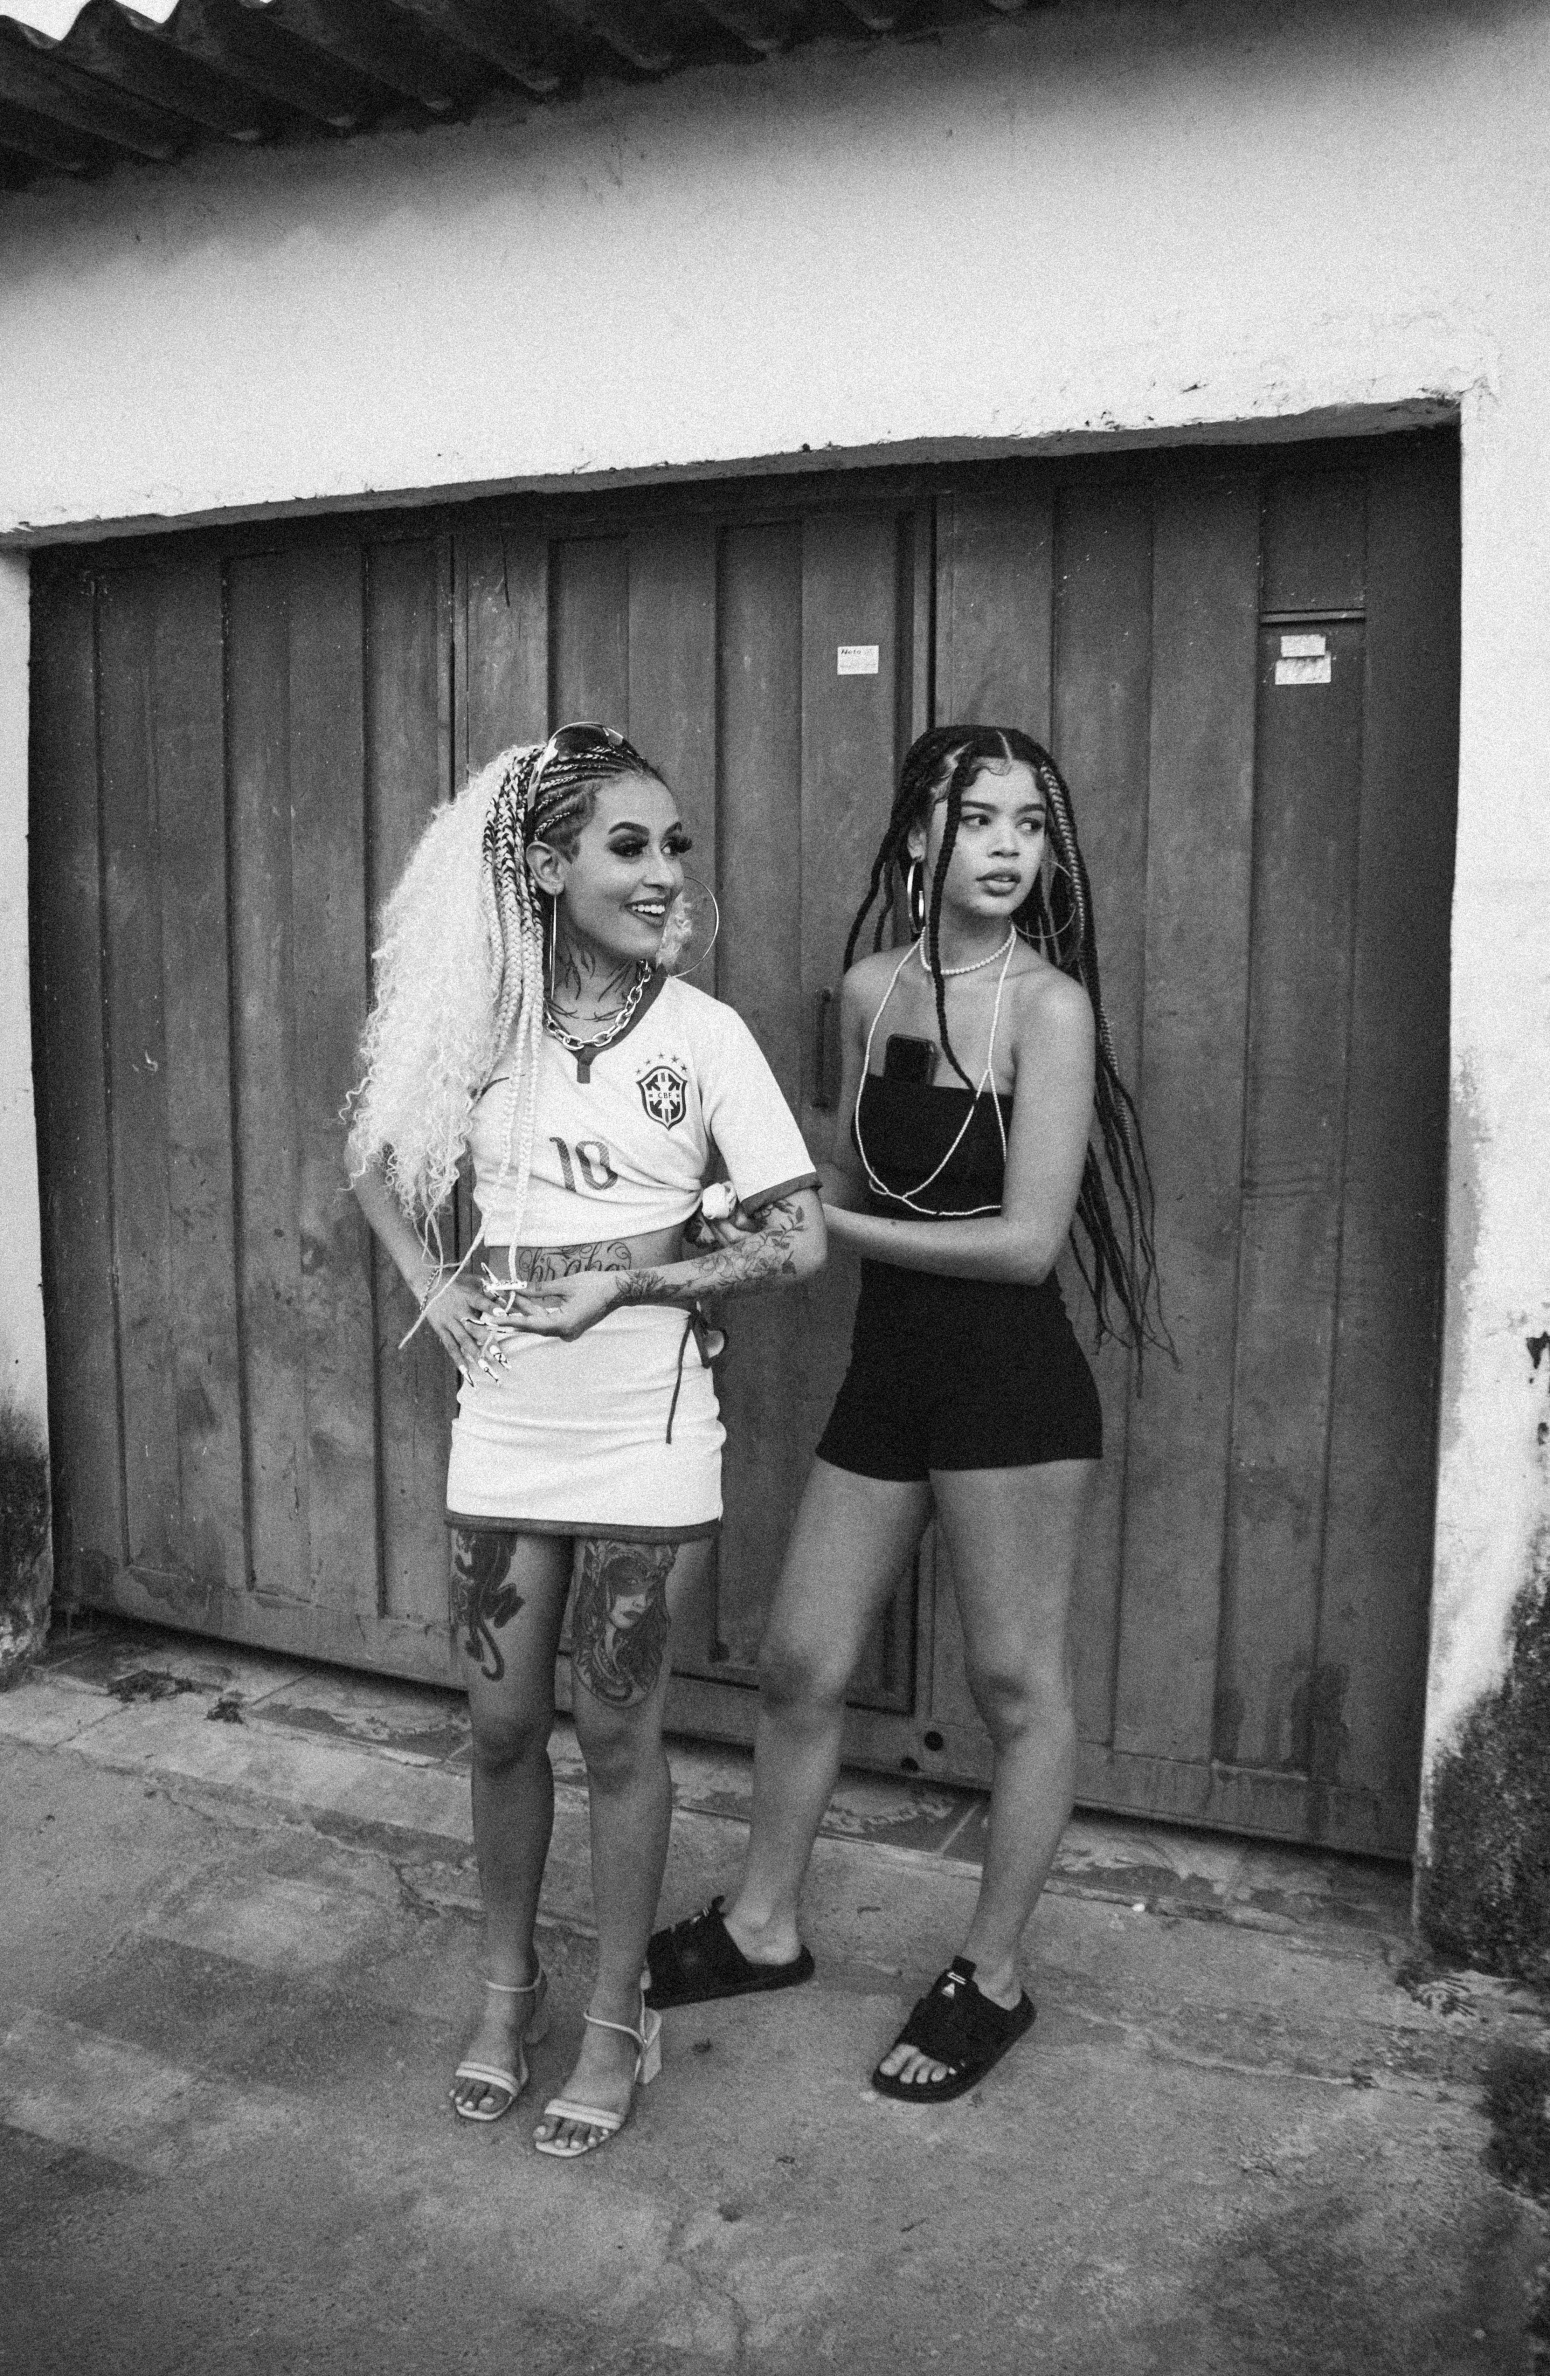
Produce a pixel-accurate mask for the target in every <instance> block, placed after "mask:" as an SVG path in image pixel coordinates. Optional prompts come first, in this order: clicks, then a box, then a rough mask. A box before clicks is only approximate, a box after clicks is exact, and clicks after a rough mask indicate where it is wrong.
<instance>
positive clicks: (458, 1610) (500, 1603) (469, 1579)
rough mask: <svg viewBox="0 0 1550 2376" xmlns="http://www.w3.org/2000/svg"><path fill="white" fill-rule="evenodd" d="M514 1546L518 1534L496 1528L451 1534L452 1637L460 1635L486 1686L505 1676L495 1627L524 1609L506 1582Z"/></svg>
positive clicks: (459, 1529)
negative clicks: (476, 1660)
mask: <svg viewBox="0 0 1550 2376" xmlns="http://www.w3.org/2000/svg"><path fill="white" fill-rule="evenodd" d="M515 1548H516V1536H515V1535H513V1534H509V1533H505V1532H502V1531H501V1530H499V1529H498V1528H495V1527H484V1526H481V1527H477V1528H476V1527H472V1526H455V1527H454V1528H453V1530H452V1600H451V1618H452V1638H453V1640H454V1641H456V1640H457V1637H458V1635H459V1634H461V1635H462V1637H463V1648H464V1649H465V1650H466V1651H467V1653H468V1655H469V1657H470V1658H477V1659H478V1661H479V1672H480V1674H481V1675H483V1677H484V1679H485V1681H486V1682H487V1683H498V1682H499V1681H500V1679H501V1677H502V1676H503V1675H504V1674H505V1672H506V1661H505V1659H504V1658H503V1657H502V1655H501V1646H500V1644H499V1642H497V1640H496V1639H495V1632H496V1628H497V1627H498V1626H502V1625H509V1624H510V1623H511V1620H512V1618H513V1617H515V1615H516V1613H517V1611H518V1610H519V1609H520V1608H521V1606H522V1595H521V1593H520V1592H518V1590H517V1588H516V1586H515V1585H514V1584H511V1583H508V1581H507V1577H508V1575H509V1572H510V1569H511V1555H512V1553H513V1551H514V1550H515Z"/></svg>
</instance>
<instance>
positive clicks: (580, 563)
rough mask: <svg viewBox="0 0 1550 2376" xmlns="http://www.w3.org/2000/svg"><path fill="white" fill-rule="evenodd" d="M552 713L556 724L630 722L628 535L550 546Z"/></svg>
mask: <svg viewBox="0 0 1550 2376" xmlns="http://www.w3.org/2000/svg"><path fill="white" fill-rule="evenodd" d="M549 716H550V721H551V724H552V725H554V726H565V725H569V724H571V723H573V722H575V721H578V720H580V721H583V722H585V721H589V720H590V721H591V722H593V723H594V724H597V725H602V726H617V727H618V728H619V730H620V732H621V733H627V732H628V731H629V723H630V547H629V540H628V539H627V538H626V537H623V536H591V537H576V538H572V539H570V540H568V541H566V542H565V543H557V544H555V545H553V546H552V547H551V548H550V559H549Z"/></svg>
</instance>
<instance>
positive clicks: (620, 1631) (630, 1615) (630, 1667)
mask: <svg viewBox="0 0 1550 2376" xmlns="http://www.w3.org/2000/svg"><path fill="white" fill-rule="evenodd" d="M677 1556H678V1545H677V1544H676V1543H612V1542H607V1541H603V1540H599V1539H597V1538H596V1537H591V1536H589V1537H588V1538H587V1539H586V1540H585V1541H584V1542H583V1543H582V1544H581V1546H580V1558H579V1560H578V1562H577V1572H576V1607H575V1614H574V1616H573V1618H572V1621H571V1659H572V1663H573V1664H574V1667H575V1670H576V1672H577V1674H578V1675H579V1676H580V1677H581V1680H582V1682H583V1683H585V1685H586V1687H587V1689H588V1691H590V1692H591V1693H592V1695H593V1697H594V1699H600V1700H602V1701H603V1703H604V1704H605V1706H607V1707H610V1708H631V1707H635V1706H637V1705H638V1704H639V1702H640V1701H641V1700H643V1699H649V1697H650V1696H651V1693H652V1692H653V1691H654V1690H655V1689H656V1684H657V1678H658V1676H659V1675H660V1674H661V1672H662V1660H663V1657H664V1655H665V1654H666V1650H667V1629H668V1614H667V1579H668V1577H669V1576H670V1575H671V1574H672V1572H673V1561H674V1560H675V1559H676V1558H677Z"/></svg>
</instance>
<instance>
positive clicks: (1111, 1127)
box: [650, 726, 1166, 2103]
mask: <svg viewBox="0 0 1550 2376" xmlns="http://www.w3.org/2000/svg"><path fill="white" fill-rule="evenodd" d="M901 895H902V898H903V900H904V901H905V903H906V906H907V911H908V920H909V934H908V936H907V937H906V939H905V944H904V947H903V949H902V953H901V951H900V949H899V948H898V947H897V946H895V947H890V948H887V949H885V948H884V947H883V940H884V936H885V931H886V927H887V923H888V920H889V917H890V915H891V914H892V913H893V912H894V911H895V908H896V905H897V903H898V901H899V899H900V897H901ZM874 911H875V912H876V918H875V926H874V931H873V935H872V952H871V954H870V955H868V956H865V957H863V958H862V960H861V962H860V963H859V964H857V965H854V966H852V965H851V958H852V956H853V953H854V951H855V947H856V943H857V941H858V939H859V938H860V935H861V933H862V930H863V928H864V927H865V925H866V922H867V919H868V917H869V916H871V915H873V913H874ZM845 962H846V966H847V968H848V969H849V970H848V971H847V972H846V975H845V983H844V990H843V994H842V1032H843V1041H844V1073H843V1086H842V1089H841V1094H840V1111H841V1114H842V1116H846V1117H848V1118H849V1123H850V1127H849V1129H848V1131H847V1132H846V1133H845V1134H844V1136H843V1138H842V1139H841V1141H840V1143H839V1144H838V1145H837V1147H836V1149H835V1153H834V1157H833V1160H832V1161H831V1163H830V1164H829V1165H828V1167H827V1168H826V1170H825V1172H824V1175H823V1196H824V1209H825V1217H826V1220H827V1222H828V1226H829V1229H830V1233H831V1235H832V1236H833V1238H834V1239H835V1240H836V1241H837V1242H838V1243H839V1244H842V1245H850V1246H853V1247H854V1248H855V1249H856V1251H857V1252H858V1253H859V1254H860V1256H861V1257H862V1274H861V1276H862V1285H861V1298H860V1302H859V1305H858V1308H857V1313H856V1326H855V1338H854V1342H853V1345H852V1351H851V1364H850V1369H849V1372H848V1374H847V1376H846V1378H845V1382H844V1384H843V1386H842V1387H841V1389H840V1393H839V1397H838V1400H837V1401H836V1403H835V1406H834V1411H833V1414H832V1416H831V1418H830V1421H829V1424H828V1427H827V1429H826V1430H825V1432H824V1435H823V1438H822V1440H821V1442H820V1444H819V1446H818V1456H817V1459H816V1461H815V1462H814V1465H813V1470H812V1474H811V1476H810V1478H809V1481H808V1485H807V1490H806V1493H805V1494H804V1497H803V1500H802V1505H801V1508H800V1510H799V1512H798V1516H797V1521H796V1525H795V1528H794V1530H793V1533H792V1539H791V1544H790V1548H789V1550H788V1553H787V1557H786V1562H785V1566H784V1570H783V1572H782V1576H781V1580H780V1584H779V1586H778V1588H777V1591H776V1596H775V1600H774V1604H773V1607H772V1609H771V1613H770V1619H769V1624H768V1627H767V1629H766V1633H765V1638H764V1643H763V1647H762V1652H761V1661H760V1684H761V1702H760V1713H759V1723H758V1731H757V1736H756V1748H755V1766H754V1814H753V1827H752V1832H751V1834H750V1839H749V1845H748V1853H747V1858H746V1862H745V1866H744V1870H743V1875H742V1880H741V1883H740V1885H739V1887H738V1890H737V1892H736V1895H735V1897H734V1899H733V1901H732V1903H731V1905H730V1906H727V1907H725V1908H723V1904H722V1901H721V1900H720V1899H717V1900H716V1901H715V1902H714V1904H713V1905H711V1906H709V1907H707V1908H706V1909H705V1911H704V1912H703V1913H702V1914H699V1915H696V1916H693V1917H692V1918H691V1919H690V1920H688V1921H686V1922H681V1923H679V1924H677V1925H676V1926H675V1927H674V1928H673V1929H671V1930H669V1931H662V1932H659V1933H658V1934H657V1935H656V1937H655V1938H653V1940H652V1942H651V1971H652V1989H651V1997H650V2001H651V2003H652V2004H653V2005H654V2006H658V2007H665V2006H670V2005H681V2004H690V2003H694V2002H696V2001H698V2000H700V1999H702V1998H706V1997H713V1996H732V1995H739V1994H742V1993H745V1992H747V1993H754V1992H757V1991H762V1990H767V1989H771V1988H782V1987H790V1986H792V1985H794V1984H795V1983H797V1982H799V1981H802V1980H805V1979H807V1978H809V1977H810V1975H811V1973H812V1970H813V1962H812V1957H811V1955H810V1954H809V1953H808V1952H807V1950H806V1949H805V1948H804V1947H803V1946H802V1943H801V1940H800V1937H799V1935H798V1929H797V1899H798V1892H799V1890H800V1887H801V1883H802V1877H803V1874H804V1873H805V1871H806V1868H807V1862H808V1858H809V1856H810V1854H811V1851H812V1844H813V1840H814V1838H815V1837H816V1835H817V1831H818V1826H819V1823H820V1822H821V1820H822V1817H823V1812H824V1808H825V1805H826V1804H827V1801H828V1798H829V1794H830V1792H831V1790H832V1789H833V1786H834V1781H835V1777H836V1775H837V1772H838V1768H839V1757H840V1736H841V1726H842V1721H843V1715H844V1703H845V1693H846V1688H847V1686H848V1684H849V1681H850V1677H851V1675H852V1673H853V1671H854V1668H855V1665H856V1662H857V1660H858V1658H859V1657H860V1654H861V1650H862V1647H863V1644H864V1642H865V1640H866V1637H867V1634H868V1632H869V1630H870V1628H871V1626H872V1624H873V1622H874V1620H875V1619H876V1617H877V1614H878V1612H879V1610H880V1608H881V1606H882V1604H883V1602H884V1600H885V1598H886V1596H887V1594H888V1593H889V1591H890V1590H891V1588H892V1586H893V1585H894V1583H895V1581H896V1579H897V1578H898V1576H899V1574H900V1572H901V1570H902V1569H903V1568H904V1567H905V1566H906V1564H907V1563H908V1561H909V1560H910V1558H911V1556H912V1554H913V1552H914V1549H915V1546H916V1544H917V1542H918V1540H919V1538H920V1534H921V1531H922V1528H923V1527H924V1525H925V1523H926V1520H927V1517H928V1515H929V1513H930V1511H931V1509H932V1507H933V1505H934V1506H935V1510H936V1515H937V1520H938V1523H939V1525H940V1526H941V1528H942V1531H943V1534H944V1536H945V1538H946V1542H947V1547H948V1551H949V1553H950V1557H951V1565H952V1574H953V1580H954V1584H955V1586H956V1589H957V1593H958V1602H959V1607H960V1610H961V1613H962V1618H963V1632H964V1642H965V1649H966V1654H967V1666H968V1679H969V1685H970V1689H971V1690H972V1692H973V1695H974V1700H975V1705H976V1707H977V1708H978V1710H979V1712H980V1715H981V1717H982V1718H983V1720H984V1723H985V1726H986V1728H987V1730H988V1732H989V1734H990V1738H991V1742H992V1745H993V1749H994V1759H995V1762H994V1768H993V1779H992V1787H991V1801H990V1832H989V1842H988V1846H987V1850H986V1856H985V1865H984V1872H983V1876H982V1879H981V1885H980V1891H979V1897H978V1902H977V1904H976V1907H975V1911H974V1918H973V1920H972V1922H971V1923H970V1925H969V1929H968V1934H967V1936H966V1938H965V1939H964V1942H963V1948H962V1952H961V1953H960V1954H959V1955H958V1956H956V1957H955V1958H954V1959H953V1961H952V1962H951V1964H949V1966H948V1968H947V1970H946V1971H945V1972H943V1973H942V1975H941V1977H940V1978H939V1979H938V1980H937V1982H936V1983H935V1985H934V1986H933V1987H932V1989H931V1990H930V1991H929V1993H928V1994H927V1995H926V1996H925V1997H923V1998H922V1999H921V2000H920V2002H919V2003H918V2004H917V2005H916V2007H915V2009H914V2011H913V2013H912V2014H911V2015H910V2018H909V2020H908V2021H907V2022H906V2024H905V2026H904V2028H903V2029H902V2031H901V2032H900V2034H899V2036H898V2038H897V2039H896V2040H895V2042H894V2044H893V2045H892V2046H891V2047H890V2049H889V2050H888V2052H887V2053H886V2054H885V2055H884V2057H883V2059H882V2061H881V2063H880V2064H879V2065H878V2068H877V2069H876V2071H875V2072H874V2073H873V2085H874V2086H875V2087H876V2088H877V2089H878V2090H879V2091H880V2092H881V2093H883V2094H885V2095H891V2096H897V2097H900V2098H902V2099H903V2100H905V2101H907V2102H911V2103H931V2102H942V2101H945V2100H946V2099H947V2098H949V2097H952V2096H957V2095H961V2094H963V2093H964V2092H965V2090H966V2089H968V2088H970V2087H972V2086H973V2085H974V2084H975V2082H976V2081H977V2080H978V2079H980V2078H982V2077H983V2076H984V2074H985V2072H986V2071H987V2070H989V2068H990V2067H991V2065H992V2064H993V2063H995V2062H996V2061H997V2060H998V2059H999V2058H1000V2056H1001V2055H1002V2054H1004V2053H1005V2052H1006V2050H1007V2048H1008V2047H1009V2046H1011V2045H1012V2044H1014V2043H1015V2041H1016V2040H1017V2039H1018V2038H1019V2037H1021V2036H1022V2035H1023V2033H1024V2032H1025V2031H1026V2030H1027V2028H1028V2027H1029V2025H1030V2024H1031V2022H1032V2021H1033V2018H1034V2009H1033V2005H1032V2003H1031V2002H1030V2000H1029V1998H1028V1996H1027V1994H1026V1993H1025V1991H1024V1990H1023V1987H1022V1984H1021V1981H1020V1979H1019V1977H1018V1971H1017V1953H1018V1947H1019V1943H1020V1941H1021V1938H1022V1933H1023V1929H1024V1926H1025V1925H1026V1923H1027V1921H1028V1918H1029V1915H1030V1914H1031V1913H1032V1911H1033V1907H1034V1904H1035V1902H1036V1900H1037V1898H1038V1895H1039V1892H1040V1890H1041V1889H1042V1887H1043V1885H1044V1880H1045V1877H1046V1875H1047V1873H1048V1871H1049V1869H1050V1866H1051V1864H1052V1862H1053V1860H1054V1856H1055V1851H1056V1849H1057V1847H1058V1845H1059V1841H1060V1835H1061V1833H1062V1831H1063V1830H1064V1828H1065V1825H1066V1822H1067V1820H1068V1818H1069V1816H1070V1812H1071V1803H1072V1785H1073V1775H1074V1767H1075V1751H1076V1729H1075V1718H1074V1710H1073V1705H1072V1688H1071V1673H1070V1660H1069V1651H1068V1645H1067V1619H1068V1611H1069V1606H1070V1598H1071V1586H1072V1579H1073V1576H1074V1573H1075V1569H1076V1560H1077V1551H1078V1546H1079V1543H1080V1538H1081V1530H1082V1523H1083V1518H1084V1514H1085V1512H1086V1509H1087V1504H1088V1498H1089V1494H1090V1491H1091V1485H1092V1478H1093V1472H1094V1469H1095V1466H1096V1463H1097V1461H1098V1459H1099V1456H1100V1454H1101V1451H1102V1420H1101V1414H1100V1410H1099V1403H1098V1395H1097V1390H1096V1387H1095V1386H1094V1383H1093V1378H1092V1372H1091V1371H1090V1369H1089V1368H1088V1365H1087V1362H1086V1360H1085V1359H1084V1357H1083V1355H1082V1352H1081V1350H1080V1347H1079V1346H1078V1344H1077V1341H1076V1337H1075V1335H1074V1333H1073V1330H1072V1327H1071V1323H1070V1321H1069V1319H1068V1318H1067V1315H1066V1311H1065V1306H1064V1303H1063V1301H1062V1297H1061V1293H1060V1288H1059V1286H1058V1284H1057V1282H1056V1279H1055V1275H1054V1266H1055V1262H1056V1259H1057V1257H1058V1256H1059V1254H1060V1252H1061V1250H1062V1248H1063V1247H1064V1246H1065V1244H1066V1243H1067V1241H1068V1239H1069V1240H1070V1241H1071V1242H1072V1244H1073V1246H1074V1248H1075V1252H1076V1257H1077V1260H1078V1263H1079V1265H1080V1266H1081V1270H1082V1275H1083V1277H1084V1279H1085V1281H1086V1285H1087V1288H1088V1291H1089V1292H1090V1294H1091V1297H1092V1300H1093V1304H1094V1307H1095V1312H1096V1318H1097V1327H1098V1332H1099V1335H1100V1336H1102V1335H1103V1334H1104V1333H1106V1332H1110V1331H1112V1332H1113V1333H1116V1334H1118V1335H1120V1336H1122V1337H1123V1338H1124V1339H1125V1340H1126V1341H1127V1342H1129V1343H1130V1344H1131V1345H1133V1346H1134V1347H1135V1349H1136V1351H1137V1354H1138V1356H1139V1354H1140V1351H1141V1348H1142V1346H1143V1344H1144V1343H1146V1342H1148V1341H1151V1342H1154V1343H1157V1342H1166V1335H1165V1332H1164V1331H1163V1330H1162V1324H1161V1319H1160V1315H1159V1313H1158V1308H1157V1302H1156V1274H1155V1263H1154V1259H1153V1250H1152V1235H1151V1188H1150V1181H1149V1179H1148V1176H1147V1169H1146V1161H1145V1156H1144V1153H1143V1151H1142V1146H1141V1139H1140V1132H1139V1129H1138V1126H1137V1122H1136V1117H1135V1112H1134V1109H1133V1107H1132V1105H1131V1101H1130V1098H1129V1096H1128V1094H1127V1093H1126V1091H1125V1089H1124V1087H1123V1085H1122V1083H1121V1081H1120V1079H1119V1075H1118V1073H1117V1071H1116V1069H1115V1064H1114V1056H1113V1049H1112V1045H1111V1042H1110V1038H1109V1031H1108V1026H1107V1022H1106V1020H1105V1017H1104V1012H1103V1002H1102V996H1101V993H1100V988H1099V979H1098V957H1097V946H1096V942H1095V939H1094V933H1093V913H1092V897H1091V892H1090V889H1089V886H1088V881H1087V873H1086V868H1085V867H1084V865H1083V862H1082V855H1081V851H1080V849H1079V847H1078V844H1077V838H1076V825H1075V820H1074V817H1073V814H1072V808H1071V798H1070V794H1069V792H1068V790H1067V788H1066V786H1065V784H1064V783H1063V781H1062V780H1061V777H1060V774H1059V772H1058V770H1057V769H1056V767H1055V764H1054V762H1053V760H1052V759H1051V758H1050V756H1049V753H1048V752H1047V751H1045V750H1044V749H1042V748H1041V746H1040V745H1039V744H1037V743H1035V742H1033V741H1031V740H1030V738H1029V737H1028V736H1027V735H1025V734H1022V733H1019V732H1017V731H1016V730H1014V729H1012V728H1000V727H988V726H945V727H939V728H937V729H935V730H934V731H933V732H931V733H929V734H925V735H922V736H921V737H920V739H919V740H918V741H917V742H916V743H915V744H914V745H913V747H912V748H911V750H910V752H909V754H908V756H907V758H906V760H905V764H904V769H903V773H902V779H901V782H900V787H899V794H898V799H897V801H896V803H895V805H894V810H893V814H892V817H891V818H890V821H889V826H888V831H887V833H886V835H885V836H884V839H883V843H882V846H881V848H880V849H879V851H878V853H877V858H876V861H875V863H874V865H873V868H872V879H871V885H870V889H869V891H868V894H867V898H866V900H865V902H864V903H863V905H862V908H861V911H860V913H859V915H858V916H857V918H856V920H855V923H854V925H853V926H852V929H851V934H850V940H849V943H848V945H847V947H846V951H845Z"/></svg>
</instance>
